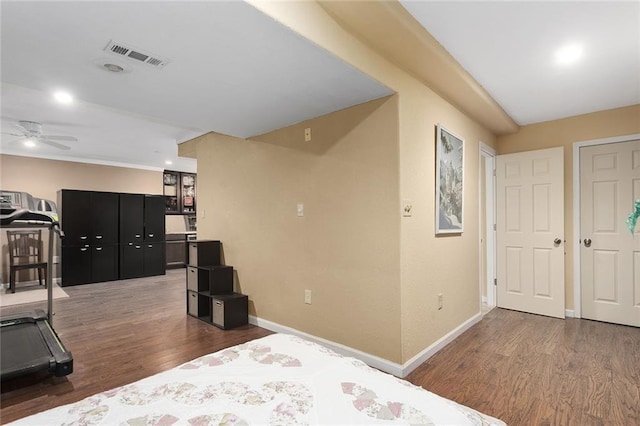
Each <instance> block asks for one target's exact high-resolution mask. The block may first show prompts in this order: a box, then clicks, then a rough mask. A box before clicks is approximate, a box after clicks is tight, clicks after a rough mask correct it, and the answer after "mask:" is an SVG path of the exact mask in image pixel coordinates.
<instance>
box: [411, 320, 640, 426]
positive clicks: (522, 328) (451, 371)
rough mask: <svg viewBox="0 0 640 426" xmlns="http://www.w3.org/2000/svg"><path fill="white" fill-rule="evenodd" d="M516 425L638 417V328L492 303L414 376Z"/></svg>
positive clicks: (636, 421)
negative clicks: (477, 319)
mask: <svg viewBox="0 0 640 426" xmlns="http://www.w3.org/2000/svg"><path fill="white" fill-rule="evenodd" d="M407 379H408V380H409V381H411V382H412V383H414V384H416V385H419V386H422V387H424V388H426V389H429V390H430V391H432V392H434V393H437V394H438V395H440V396H443V397H445V398H449V399H453V400H455V401H457V402H459V403H461V404H464V405H467V406H470V407H473V408H475V409H476V410H479V411H482V412H484V413H486V414H490V415H492V416H495V417H498V418H500V419H502V420H504V421H505V422H507V423H508V424H510V425H584V426H586V425H619V426H631V425H634V426H637V425H640V329H638V328H634V327H627V326H621V325H614V324H606V323H601V322H596V321H588V320H579V319H565V320H561V319H554V318H549V317H542V316H538V315H531V314H524V313H521V312H515V311H508V310H504V309H494V310H493V311H491V312H489V313H488V314H487V315H486V316H485V317H484V319H483V320H482V321H481V322H480V323H478V324H476V325H475V326H473V327H472V328H471V329H469V330H468V331H467V332H466V333H464V334H463V335H462V336H460V337H459V338H458V339H456V340H455V341H454V342H452V343H451V344H449V345H448V346H447V347H445V348H444V349H443V350H442V351H440V352H439V353H437V354H436V355H435V356H433V357H432V358H430V359H429V360H427V362H425V363H424V364H422V365H421V366H420V367H419V368H417V369H416V370H414V371H413V372H412V373H411V374H410V375H409V377H407Z"/></svg>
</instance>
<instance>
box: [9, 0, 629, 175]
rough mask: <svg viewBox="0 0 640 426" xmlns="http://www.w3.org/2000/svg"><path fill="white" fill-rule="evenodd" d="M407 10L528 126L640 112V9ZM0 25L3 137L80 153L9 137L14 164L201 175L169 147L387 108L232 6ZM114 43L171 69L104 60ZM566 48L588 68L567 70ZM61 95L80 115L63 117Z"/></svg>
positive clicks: (50, 15) (257, 17)
mask: <svg viewBox="0 0 640 426" xmlns="http://www.w3.org/2000/svg"><path fill="white" fill-rule="evenodd" d="M402 4H403V5H404V6H405V8H406V9H407V10H408V11H409V12H410V13H411V14H413V15H414V17H415V18H416V19H417V20H418V21H419V22H420V23H421V24H422V25H423V26H424V27H425V28H427V30H428V31H429V32H430V33H431V34H432V35H433V36H434V37H435V38H436V39H437V40H439V42H440V43H441V44H442V45H443V46H444V47H445V48H446V49H447V50H448V51H449V52H450V53H451V55H452V56H453V57H454V58H455V59H456V60H457V61H458V62H460V64H461V65H462V66H463V67H464V68H465V69H466V70H467V71H468V72H469V73H470V74H471V75H472V76H474V78H475V79H476V80H477V81H478V82H479V83H480V84H481V85H482V86H483V87H484V88H485V89H486V90H487V91H488V92H489V94H490V95H491V96H493V97H494V99H495V100H496V101H497V102H498V103H499V104H500V105H501V106H502V107H503V108H504V109H505V111H506V112H507V113H508V114H509V115H510V116H511V117H512V118H513V119H514V120H515V121H516V122H518V123H519V124H521V125H523V124H529V123H535V122H540V121H546V120H553V119H557V118H562V117H566V116H571V115H577V114H583V113H588V112H592V111H598V110H604V109H610V108H615V107H620V106H626V105H632V104H638V103H640V2H638V1H631V2H610V1H607V2H560V1H549V2H507V1H495V2H485V1H471V2H457V1H453V2H431V1H402ZM0 12H1V13H0V19H1V21H0V31H1V33H0V36H1V39H2V40H1V51H0V54H1V57H0V59H1V62H0V66H1V69H0V70H1V81H2V86H1V87H0V90H1V95H2V103H1V129H2V132H14V131H15V128H14V127H13V126H14V124H15V123H16V122H17V121H18V120H31V121H38V122H41V123H43V133H45V134H52V135H70V136H75V137H77V138H78V142H65V143H66V144H67V145H69V146H71V149H70V150H68V151H61V150H58V149H56V148H50V147H45V146H42V147H38V149H28V148H25V147H23V146H22V145H21V144H19V143H16V142H15V141H16V139H17V138H15V137H12V136H7V135H2V140H1V141H2V143H1V145H0V149H1V151H2V152H3V153H7V154H18V155H30V156H41V157H46V158H59V159H70V160H75V161H88V162H97V163H104V164H121V165H129V166H131V165H133V166H136V167H149V168H160V169H161V168H169V169H177V170H185V171H195V167H196V165H195V160H192V159H180V158H178V157H177V143H179V142H182V141H185V140H188V139H191V138H193V137H196V136H198V135H201V134H203V133H206V132H209V131H215V132H219V133H224V134H229V135H235V136H239V137H249V136H253V135H256V134H260V133H264V132H267V131H270V130H274V129H277V128H281V127H284V126H287V125H290V124H294V123H297V122H300V121H303V120H305V119H309V118H313V117H317V116H319V115H322V114H326V113H328V112H332V111H335V110H339V109H342V108H345V107H348V106H351V105H355V104H358V103H361V102H365V101H368V100H372V99H376V98H379V97H382V96H386V95H388V94H390V93H391V91H390V90H389V89H388V88H386V87H385V86H383V85H381V84H379V83H378V82H376V81H374V80H373V79H371V78H370V77H368V76H366V75H364V74H363V73H361V72H359V71H358V70H356V69H354V68H353V67H352V66H350V65H348V64H346V63H344V62H342V61H341V60H339V59H337V58H336V57H334V56H333V55H331V54H329V53H328V52H326V51H324V50H323V49H321V48H319V47H318V46H317V45H315V44H314V43H311V42H309V41H308V40H306V39H304V38H303V37H301V36H299V35H297V34H296V33H294V32H292V31H291V30H290V29H288V28H286V27H284V26H282V25H280V24H279V23H277V22H275V21H274V20H273V19H271V18H270V17H268V16H266V15H264V14H262V13H261V12H259V11H258V10H256V9H255V8H253V7H252V6H250V5H248V4H246V3H244V2H241V1H227V2H222V1H194V2H191V1H182V2H168V1H143V2H113V1H89V2H60V1H44V2H32V1H22V2H18V1H2V2H0ZM110 40H114V41H117V42H120V43H125V44H130V45H132V46H133V47H134V48H137V49H139V50H143V51H147V52H150V53H152V54H154V55H158V56H161V57H165V58H168V59H169V60H170V63H169V64H168V65H167V66H166V67H164V68H162V69H156V68H153V67H151V66H149V65H146V64H143V63H140V62H137V61H134V60H131V59H128V58H123V57H120V56H116V55H114V54H112V53H108V52H105V51H104V50H103V49H104V47H105V46H106V45H107V43H108V42H109V41H110ZM566 42H580V43H582V44H583V46H584V54H583V57H582V58H581V60H580V61H578V62H577V63H576V64H574V65H573V66H571V67H565V68H561V67H558V66H557V65H556V64H555V63H554V62H553V55H554V51H555V49H556V48H558V47H560V46H561V45H562V44H563V43H566ZM105 62H110V63H116V64H119V65H121V66H122V67H123V68H125V70H126V72H123V73H120V74H115V73H110V72H107V71H105V70H104V69H102V68H101V65H102V64H103V63H105ZM56 89H65V90H68V91H69V92H71V93H72V94H73V95H74V96H75V97H76V102H75V103H74V104H73V105H70V106H65V107H62V106H60V105H57V104H56V103H55V102H53V101H52V98H51V93H52V91H53V90H56ZM165 160H172V161H173V164H172V165H165V164H164V161H165Z"/></svg>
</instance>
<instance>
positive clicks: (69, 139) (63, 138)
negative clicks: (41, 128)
mask: <svg viewBox="0 0 640 426" xmlns="http://www.w3.org/2000/svg"><path fill="white" fill-rule="evenodd" d="M40 137H41V138H42V139H48V140H50V141H64V142H77V141H78V138H74V137H73V136H55V135H41V136H40Z"/></svg>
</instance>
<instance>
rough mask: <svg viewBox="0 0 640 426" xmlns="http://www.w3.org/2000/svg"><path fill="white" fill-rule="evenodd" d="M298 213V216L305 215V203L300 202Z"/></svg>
mask: <svg viewBox="0 0 640 426" xmlns="http://www.w3.org/2000/svg"><path fill="white" fill-rule="evenodd" d="M297 214H298V217H302V216H304V204H298V206H297Z"/></svg>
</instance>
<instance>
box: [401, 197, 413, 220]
mask: <svg viewBox="0 0 640 426" xmlns="http://www.w3.org/2000/svg"><path fill="white" fill-rule="evenodd" d="M412 210H413V205H412V204H411V200H402V216H404V217H411V213H412Z"/></svg>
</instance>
